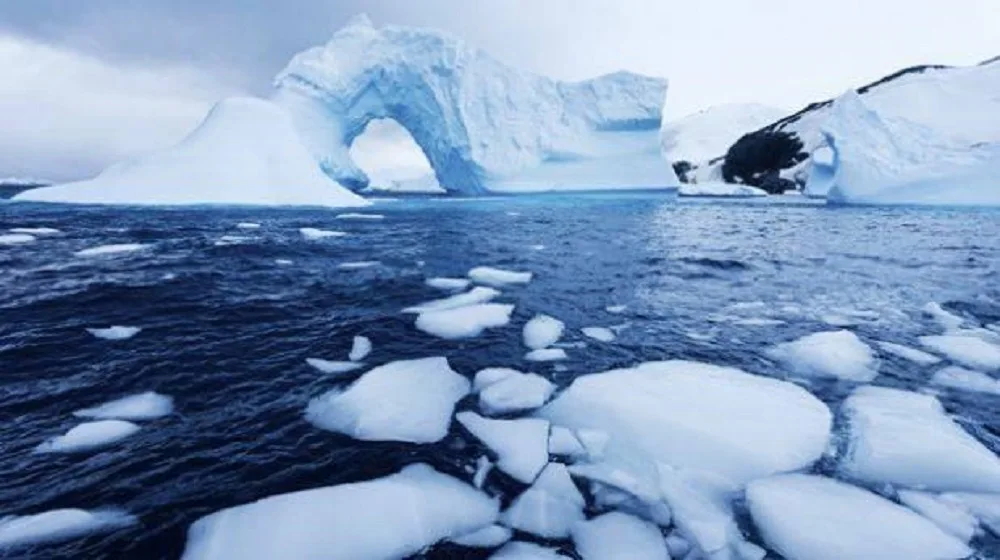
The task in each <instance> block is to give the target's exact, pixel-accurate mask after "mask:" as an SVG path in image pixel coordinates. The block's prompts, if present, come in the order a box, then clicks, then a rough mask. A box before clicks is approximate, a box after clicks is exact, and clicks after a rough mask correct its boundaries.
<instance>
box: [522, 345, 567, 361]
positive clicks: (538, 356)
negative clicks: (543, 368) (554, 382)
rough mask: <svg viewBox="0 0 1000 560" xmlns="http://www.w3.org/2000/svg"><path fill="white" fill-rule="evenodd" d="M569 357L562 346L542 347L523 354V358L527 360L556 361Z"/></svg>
mask: <svg viewBox="0 0 1000 560" xmlns="http://www.w3.org/2000/svg"><path fill="white" fill-rule="evenodd" d="M567 358H569V356H567V355H566V351H565V350H563V349H562V348H543V349H541V350H532V351H531V352H528V353H527V354H525V355H524V359H525V360H528V361H529V362H558V361H561V360H565V359H567Z"/></svg>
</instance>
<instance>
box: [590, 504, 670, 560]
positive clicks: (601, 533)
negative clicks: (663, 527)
mask: <svg viewBox="0 0 1000 560" xmlns="http://www.w3.org/2000/svg"><path fill="white" fill-rule="evenodd" d="M572 536H573V543H574V544H575V545H576V551H577V552H578V553H579V554H580V556H581V557H582V558H583V560H617V559H618V558H621V557H622V556H623V555H626V554H627V556H628V557H629V558H631V559H633V560H670V553H669V552H668V551H667V543H666V540H664V538H663V535H662V534H660V530H659V528H657V527H656V525H653V524H652V523H649V522H647V521H643V520H641V519H638V518H636V517H632V516H631V515H627V514H624V513H620V512H611V513H606V514H604V515H601V516H599V517H595V518H594V519H591V520H590V521H584V522H581V523H577V524H576V525H574V526H573V530H572ZM626 551H627V552H626Z"/></svg>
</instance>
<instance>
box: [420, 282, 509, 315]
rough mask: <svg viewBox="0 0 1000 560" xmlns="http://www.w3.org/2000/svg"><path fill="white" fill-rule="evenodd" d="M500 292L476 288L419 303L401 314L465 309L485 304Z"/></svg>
mask: <svg viewBox="0 0 1000 560" xmlns="http://www.w3.org/2000/svg"><path fill="white" fill-rule="evenodd" d="M499 296H500V292H499V291H498V290H494V289H493V288H482V287H476V288H473V289H472V290H471V291H468V292H465V293H462V294H456V295H453V296H451V297H447V298H442V299H436V300H434V301H428V302H426V303H421V304H420V305H417V306H414V307H407V308H406V309H404V310H403V313H418V314H419V313H426V312H428V311H446V310H448V309H456V308H459V307H465V306H467V305H476V304H480V303H486V302H488V301H490V300H492V299H493V298H496V297H499Z"/></svg>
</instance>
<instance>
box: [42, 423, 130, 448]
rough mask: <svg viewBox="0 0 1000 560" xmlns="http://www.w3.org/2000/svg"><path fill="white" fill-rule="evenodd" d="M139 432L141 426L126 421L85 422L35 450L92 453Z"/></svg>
mask: <svg viewBox="0 0 1000 560" xmlns="http://www.w3.org/2000/svg"><path fill="white" fill-rule="evenodd" d="M138 431H139V426H137V425H135V424H133V423H132V422H126V421H124V420H98V421H96V422H84V423H83V424H80V425H78V426H75V427H73V428H72V429H70V430H69V431H68V432H66V433H65V434H63V435H61V436H57V437H54V438H52V439H49V440H47V441H45V442H43V443H41V444H40V445H39V446H38V447H36V448H35V452H36V453H79V452H85V451H92V450H95V449H100V448H102V447H107V446H109V445H113V444H115V443H118V442H119V441H121V440H123V439H125V438H127V437H129V436H131V435H133V434H135V433H136V432H138Z"/></svg>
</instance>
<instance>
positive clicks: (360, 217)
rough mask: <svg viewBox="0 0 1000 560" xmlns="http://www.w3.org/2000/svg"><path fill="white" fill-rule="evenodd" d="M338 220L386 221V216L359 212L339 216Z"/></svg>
mask: <svg viewBox="0 0 1000 560" xmlns="http://www.w3.org/2000/svg"><path fill="white" fill-rule="evenodd" d="M337 219H338V220H384V219H385V216H383V215H382V214H364V213H358V212H348V213H347V214H338V215H337Z"/></svg>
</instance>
